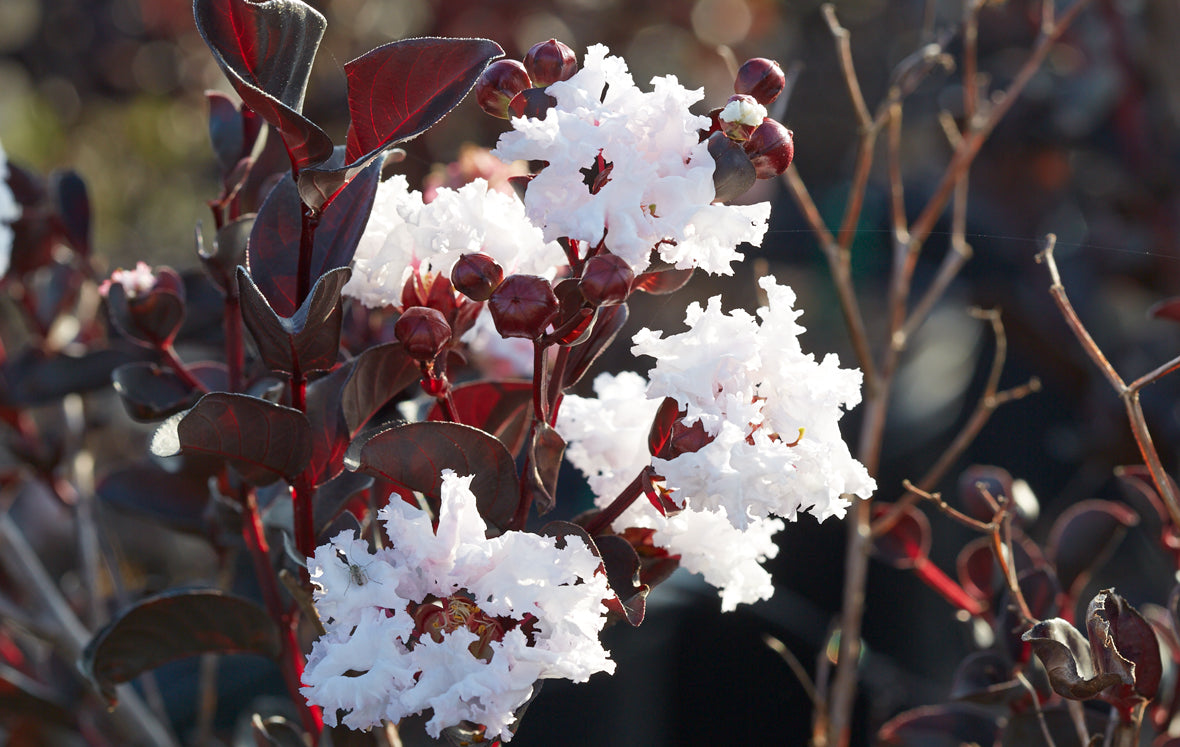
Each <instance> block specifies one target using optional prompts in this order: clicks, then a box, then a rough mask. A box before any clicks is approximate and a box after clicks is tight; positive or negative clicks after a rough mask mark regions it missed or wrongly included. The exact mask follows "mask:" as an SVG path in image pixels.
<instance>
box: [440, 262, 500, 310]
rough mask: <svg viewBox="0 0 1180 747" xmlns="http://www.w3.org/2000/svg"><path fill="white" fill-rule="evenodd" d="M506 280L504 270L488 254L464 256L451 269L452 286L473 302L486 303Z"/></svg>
mask: <svg viewBox="0 0 1180 747" xmlns="http://www.w3.org/2000/svg"><path fill="white" fill-rule="evenodd" d="M503 280H504V268H502V267H500V265H499V264H497V263H496V260H494V259H492V258H491V257H489V256H488V255H486V254H481V253H478V252H475V253H472V254H464V255H463V256H461V257H459V260H458V261H457V262H455V266H454V267H453V268H451V284H452V285H454V286H455V290H457V291H459V292H460V293H462V294H463V295H465V296H467V297H468V298H470V299H471V300H472V301H486V300H488V299H489V298H491V297H492V291H494V290H495V289H496V286H497V285H499V284H500V282H501V281H503Z"/></svg>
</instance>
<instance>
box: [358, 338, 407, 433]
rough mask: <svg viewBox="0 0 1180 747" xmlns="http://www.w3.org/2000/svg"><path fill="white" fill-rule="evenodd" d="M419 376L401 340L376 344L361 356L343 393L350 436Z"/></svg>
mask: <svg viewBox="0 0 1180 747" xmlns="http://www.w3.org/2000/svg"><path fill="white" fill-rule="evenodd" d="M420 376H421V373H420V371H419V369H418V364H417V363H416V362H415V361H414V359H412V358H410V356H408V355H406V351H405V350H404V349H403V348H402V346H401V343H399V342H388V343H385V344H383V345H375V346H373V347H371V348H369V349H367V350H365V351H364V352H363V353H361V354H360V355H358V356H357V357H356V360H355V362H354V363H353V369H352V376H351V377H350V378H349V379H348V382H347V383H345V385H344V391H343V393H342V394H341V406H342V407H343V409H344V422H346V423H347V424H348V432H349V435H350V436H353V437H355V436H356V434H357V433H358V432H359V431H360V429H361V428H362V427H364V425H365V423H367V422H368V421H369V418H371V417H373V415H375V414H376V413H377V411H378V410H380V409H381V408H382V407H384V406H385V404H386V403H388V402H389V401H390V400H391V399H393V398H394V397H396V396H397V395H399V394H401V393H402V391H404V390H405V388H406V387H408V386H410V385H411V384H413V383H414V382H415V381H417V380H418V378H419V377H420Z"/></svg>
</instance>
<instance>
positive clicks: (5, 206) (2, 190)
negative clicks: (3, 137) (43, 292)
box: [0, 145, 21, 278]
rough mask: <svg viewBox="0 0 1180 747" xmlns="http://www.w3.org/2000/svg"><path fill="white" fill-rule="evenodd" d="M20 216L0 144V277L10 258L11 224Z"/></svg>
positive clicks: (6, 157) (5, 270) (5, 272)
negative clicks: (9, 184) (10, 186)
mask: <svg viewBox="0 0 1180 747" xmlns="http://www.w3.org/2000/svg"><path fill="white" fill-rule="evenodd" d="M20 216H21V206H20V205H18V204H17V202H16V196H15V195H14V194H13V193H12V189H10V188H9V186H8V156H7V155H6V154H5V153H4V146H3V145H0V278H2V277H4V276H5V275H6V274H7V273H8V265H9V263H10V262H11V260H12V240H13V233H12V226H11V225H10V224H11V223H13V222H14V221H16V220H18V219H19V218H20Z"/></svg>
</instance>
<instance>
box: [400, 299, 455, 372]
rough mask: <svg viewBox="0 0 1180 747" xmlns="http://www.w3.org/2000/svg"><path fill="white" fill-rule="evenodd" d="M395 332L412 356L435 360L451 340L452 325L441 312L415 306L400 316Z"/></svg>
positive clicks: (419, 359)
mask: <svg viewBox="0 0 1180 747" xmlns="http://www.w3.org/2000/svg"><path fill="white" fill-rule="evenodd" d="M393 334H394V336H395V337H397V339H398V342H400V343H401V344H402V347H404V348H405V349H406V352H407V353H409V354H410V357H411V358H413V359H414V360H417V361H433V360H434V359H435V358H437V357H438V354H439V353H441V352H442V350H443V348H445V347H446V346H447V343H448V342H450V341H451V325H449V324H447V319H446V317H444V316H443V315H442V313H441V312H439V311H435V310H434V309H430V308H427V307H425V306H413V307H411V308H408V309H406V310H405V312H403V313H402V315H401V316H400V317H398V320H397V324H395V325H394V326H393Z"/></svg>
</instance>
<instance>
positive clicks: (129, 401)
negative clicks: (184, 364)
mask: <svg viewBox="0 0 1180 747" xmlns="http://www.w3.org/2000/svg"><path fill="white" fill-rule="evenodd" d="M189 370H190V371H191V372H192V373H194V374H195V375H196V376H197V378H198V379H199V380H202V381H204V379H209V381H207V382H205V383H206V386H207V387H208V388H209V389H210V390H216V389H224V388H225V367H224V366H221V365H220V364H214V363H206V364H197V365H195V366H192V367H191V368H190V369H189ZM111 381H112V383H114V386H115V391H116V392H118V394H119V397H120V398H121V399H122V400H123V407H124V408H125V409H126V410H127V414H128V415H130V416H131V418H132V419H133V420H138V421H140V422H141V423H146V422H154V421H157V420H163V419H164V418H166V417H168V416H169V415H174V414H175V413H178V412H180V411H181V410H183V409H185V408H187V407H192V405H193V403H195V402H196V401H197V399H198V397H200V391H199V390H196V389H193V388H192V387H190V386H188V385H187V384H185V383H184V382H183V381H182V380H181V379H180V377H179V376H177V375H176V373H175V372H173V371H172V370H171V369H165V368H160V367H159V366H157V365H155V364H154V363H127V364H125V365H122V366H119V367H118V368H116V369H115V370H114V372H113V373H112V374H111Z"/></svg>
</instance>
